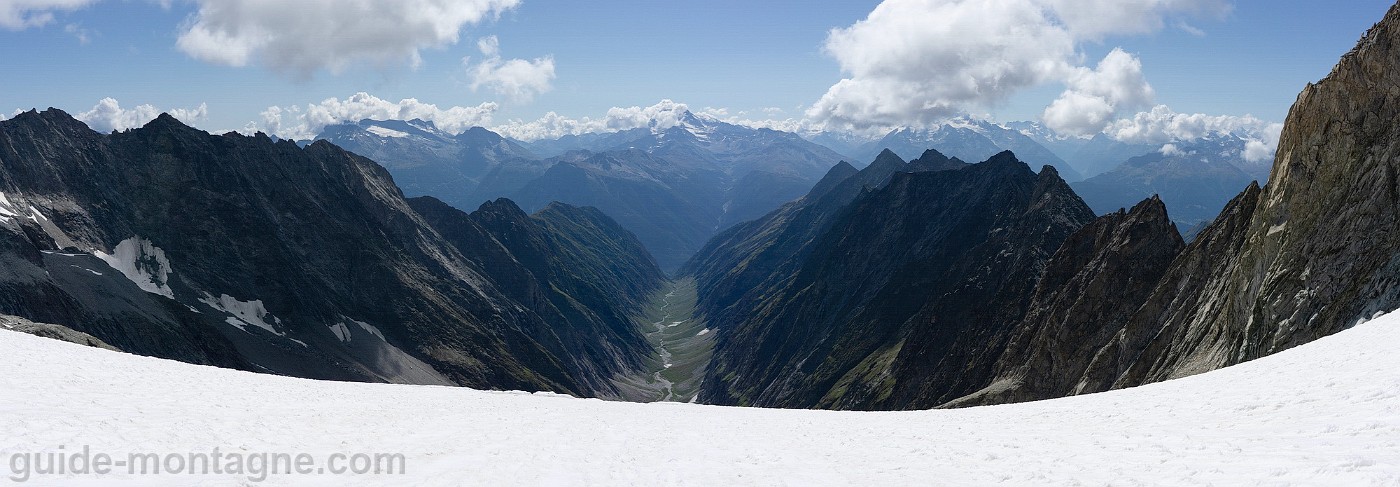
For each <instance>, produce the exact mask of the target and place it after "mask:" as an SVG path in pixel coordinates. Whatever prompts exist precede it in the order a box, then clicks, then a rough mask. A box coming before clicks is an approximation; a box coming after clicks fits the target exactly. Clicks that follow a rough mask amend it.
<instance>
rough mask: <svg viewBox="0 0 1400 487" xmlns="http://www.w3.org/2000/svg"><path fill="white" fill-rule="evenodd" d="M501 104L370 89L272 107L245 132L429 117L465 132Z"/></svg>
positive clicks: (315, 130) (283, 133) (312, 132)
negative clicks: (445, 101) (386, 95)
mask: <svg viewBox="0 0 1400 487" xmlns="http://www.w3.org/2000/svg"><path fill="white" fill-rule="evenodd" d="M498 108H499V105H497V104H495V103H490V102H488V103H482V104H480V105H477V106H472V107H463V106H452V107H447V108H440V107H438V106H437V105H434V104H431V103H423V102H421V101H418V99H416V98H405V99H402V100H399V101H397V102H391V101H388V100H385V99H383V98H379V97H376V96H374V95H371V94H369V93H365V92H359V93H355V94H354V95H352V96H350V97H349V98H346V99H344V100H341V99H338V98H327V99H325V100H323V101H321V102H320V103H314V104H308V105H306V106H305V107H304V108H303V107H300V106H291V107H280V106H272V107H268V108H267V109H266V110H263V112H262V114H261V115H262V121H261V123H257V122H253V123H250V124H249V125H248V126H247V127H244V130H243V131H244V132H252V131H263V132H266V133H270V134H273V135H276V136H278V137H282V138H286V139H309V138H312V137H315V136H316V134H319V133H320V132H321V129H324V128H326V126H327V125H334V124H338V123H346V122H358V121H360V120H364V119H373V120H413V119H419V120H426V121H429V122H433V124H434V125H437V127H438V128H439V129H442V130H443V131H445V132H449V133H454V134H455V133H461V132H464V131H466V130H467V129H469V128H471V127H477V126H485V125H489V124H490V123H491V116H492V115H493V114H495V112H496V110H497V109H498Z"/></svg>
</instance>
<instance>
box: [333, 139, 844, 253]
mask: <svg viewBox="0 0 1400 487" xmlns="http://www.w3.org/2000/svg"><path fill="white" fill-rule="evenodd" d="M318 139H324V140H328V141H330V142H333V143H335V144H337V145H341V146H343V147H346V148H347V149H349V150H351V151H354V152H356V153H359V154H363V155H366V156H368V157H371V158H372V159H374V160H376V161H379V162H381V163H382V164H384V166H385V167H386V168H388V169H389V171H390V173H391V174H393V176H394V178H395V180H396V181H400V182H401V185H402V187H403V188H404V191H405V193H406V194H409V195H410V196H418V195H429V196H434V197H437V198H438V199H441V200H443V201H445V202H447V203H449V204H451V205H453V206H456V207H458V208H473V207H475V205H479V204H480V203H481V202H482V201H485V200H488V199H493V198H496V197H508V198H510V199H512V200H513V201H516V202H518V203H519V204H520V205H521V206H522V207H523V208H525V209H526V210H529V211H533V210H538V209H540V208H543V207H545V206H546V205H548V204H549V203H551V202H554V201H559V202H564V203H569V204H574V205H585V206H593V207H596V208H599V209H601V210H602V211H603V212H604V213H605V214H607V215H609V216H610V217H612V218H613V219H615V220H617V221H618V222H619V223H621V224H622V226H623V227H624V228H626V229H628V230H629V231H631V232H632V233H634V234H636V235H637V237H638V238H639V239H641V241H642V243H643V245H645V246H646V247H647V249H648V250H649V251H650V252H651V254H652V255H653V256H654V257H655V258H656V260H657V262H658V263H659V264H660V265H661V267H662V268H663V269H666V270H674V269H675V268H676V267H678V266H679V265H680V264H681V263H682V262H684V261H685V259H687V258H689V257H690V256H691V255H692V254H694V253H695V251H696V250H698V249H699V248H700V246H701V245H703V244H704V242H705V241H706V240H708V239H709V238H710V237H711V236H712V235H714V234H715V232H717V231H719V230H722V229H725V228H728V227H729V226H731V225H734V224H735V223H738V222H741V221H745V220H750V219H753V218H757V217H759V216H762V215H763V214H764V213H767V212H768V211H771V210H772V209H774V208H777V207H778V206H779V205H781V204H783V203H785V202H787V201H789V200H791V199H793V198H796V197H798V196H801V195H802V194H803V193H805V192H806V191H807V190H808V189H809V188H810V187H811V186H812V184H814V183H816V181H817V180H818V179H819V178H820V177H821V176H822V175H823V174H824V173H825V172H826V170H827V168H829V167H831V166H832V165H833V164H836V163H837V162H839V161H841V160H842V156H840V155H838V154H836V153H835V152H833V151H831V150H830V149H827V148H825V147H822V146H820V145H817V144H814V143H811V142H808V141H806V140H805V139H802V138H801V137H799V136H797V135H796V134H792V133H789V132H781V131H775V130H769V129H753V128H748V127H743V126H739V125H734V124H729V123H724V122H720V121H718V120H714V119H710V118H706V117H701V116H698V115H695V114H693V113H691V112H689V111H685V112H682V113H680V114H679V115H678V117H677V120H676V121H675V123H674V124H670V125H659V124H655V123H654V124H653V125H652V126H650V127H643V128H636V129H630V130H623V131H618V132H609V133H600V134H585V135H570V136H564V137H561V138H558V139H551V140H538V141H534V142H530V143H525V142H516V141H512V140H509V139H505V138H502V137H500V136H499V135H497V134H495V133H493V132H490V131H487V130H486V129H482V128H473V129H470V130H468V131H467V132H464V133H462V134H460V135H457V136H448V135H446V134H443V133H442V132H440V131H438V130H437V129H436V128H434V127H432V126H431V124H428V123H426V122H392V121H388V122H381V121H361V122H359V123H356V124H342V125H334V126H330V127H327V128H326V129H324V131H323V132H322V133H321V135H320V136H319V137H318ZM536 153H539V154H546V155H548V157H547V158H539V157H537V156H535V155H534V154H536Z"/></svg>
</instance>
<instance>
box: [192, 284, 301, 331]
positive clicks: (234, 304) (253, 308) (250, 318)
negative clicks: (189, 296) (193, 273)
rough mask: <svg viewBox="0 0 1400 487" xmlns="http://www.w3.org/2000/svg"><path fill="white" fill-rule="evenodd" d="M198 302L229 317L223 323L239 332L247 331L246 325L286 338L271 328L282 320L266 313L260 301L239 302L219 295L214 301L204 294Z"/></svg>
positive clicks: (211, 297) (227, 296) (224, 295)
mask: <svg viewBox="0 0 1400 487" xmlns="http://www.w3.org/2000/svg"><path fill="white" fill-rule="evenodd" d="M199 302H201V303H204V304H207V305H209V307H211V308H214V309H217V310H219V311H223V312H225V313H228V314H229V315H231V316H229V317H228V319H226V320H224V321H226V322H228V324H230V325H233V326H236V327H238V329H240V330H243V331H248V325H253V326H256V327H258V328H262V329H264V330H267V331H268V332H270V333H272V334H274V335H277V336H286V333H283V332H280V331H277V328H276V327H274V326H272V325H273V323H276V324H279V325H280V324H282V320H280V319H277V317H276V316H272V314H271V313H268V312H267V307H265V306H263V302H262V300H261V299H255V300H252V301H241V300H239V299H238V298H235V297H233V296H229V295H227V294H220V295H219V297H218V298H217V299H216V298H214V297H213V296H211V295H209V294H205V295H204V297H202V298H200V299H199ZM268 320H271V321H272V323H268Z"/></svg>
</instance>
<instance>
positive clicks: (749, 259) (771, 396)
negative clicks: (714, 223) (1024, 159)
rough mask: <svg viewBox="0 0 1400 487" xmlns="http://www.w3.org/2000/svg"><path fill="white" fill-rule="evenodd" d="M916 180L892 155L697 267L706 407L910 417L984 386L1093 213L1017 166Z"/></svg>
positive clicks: (933, 159)
mask: <svg viewBox="0 0 1400 487" xmlns="http://www.w3.org/2000/svg"><path fill="white" fill-rule="evenodd" d="M923 159H928V160H927V161H926V162H921V163H919V164H917V165H920V166H925V167H938V166H945V167H947V166H948V165H949V163H950V162H952V160H948V159H946V158H943V157H942V156H941V155H937V154H936V153H932V154H926V155H925V157H924V158H921V160H923ZM910 166H912V165H910V164H904V163H903V162H902V161H899V160H898V157H897V156H894V155H893V154H892V153H888V152H887V153H885V154H882V155H881V157H880V158H878V159H877V160H876V161H875V162H874V163H872V164H871V165H870V166H869V167H867V168H866V169H865V170H863V171H861V172H860V173H857V174H856V175H853V176H850V177H849V178H847V180H846V181H844V182H842V183H841V184H839V185H837V186H836V188H834V189H833V190H831V191H828V192H827V193H826V194H824V195H821V197H819V198H816V200H815V201H798V202H795V203H794V204H791V205H790V206H789V207H785V208H784V209H780V210H779V211H778V212H775V213H773V214H770V215H769V216H768V217H766V218H765V220H760V222H756V223H762V224H763V228H750V229H746V230H745V231H747V232H748V233H750V234H754V235H766V236H768V237H769V238H768V239H767V240H768V241H769V242H770V243H769V245H768V246H762V245H749V244H747V243H746V242H747V241H746V240H745V239H744V238H741V236H740V235H739V234H738V233H735V234H734V235H731V236H730V237H731V239H730V240H729V242H737V243H738V245H735V246H734V247H733V248H737V249H741V250H740V251H739V252H733V253H731V252H729V251H728V250H720V251H715V252H710V253H707V252H702V253H701V254H700V255H699V256H697V259H696V260H695V261H692V266H690V267H688V268H690V269H694V270H695V272H696V274H695V275H696V276H697V278H698V279H700V281H699V282H701V287H700V289H701V290H702V293H701V302H702V309H703V310H704V311H705V312H706V313H707V316H709V317H711V319H714V318H716V317H718V318H719V321H718V322H717V323H716V322H715V321H712V323H714V324H717V325H719V326H720V327H721V328H720V329H721V330H722V331H721V332H720V335H719V342H718V344H717V348H716V353H715V358H714V361H713V362H712V365H711V369H710V371H709V373H708V376H707V378H706V380H705V386H704V390H703V391H702V395H701V400H702V401H707V402H715V403H721V404H747V405H762V406H782V407H813V406H818V407H835V408H858V409H881V408H902V407H919V406H922V405H926V404H935V405H936V404H938V403H939V402H941V401H940V399H941V398H944V397H947V396H952V397H957V396H959V395H962V394H966V393H967V392H970V391H971V390H975V389H976V388H977V387H980V384H977V385H974V384H976V383H977V380H978V377H979V374H980V375H988V374H990V370H991V363H992V361H994V360H995V358H996V355H995V354H994V353H993V351H998V350H999V347H1000V345H1001V343H1003V342H1004V339H1002V340H1001V341H1000V342H998V341H992V342H988V341H986V339H987V338H988V337H990V336H994V335H998V334H999V330H1003V329H1008V328H1009V327H1010V326H1012V325H1014V324H1015V322H1016V320H1017V319H1019V318H1020V316H1021V314H1022V308H1023V307H1024V306H1025V298H1026V297H1028V296H1029V295H1030V293H1031V291H1032V290H1033V289H1034V285H1035V281H1036V279H1037V277H1038V276H1039V274H1040V271H1041V269H1042V267H1043V266H1044V264H1045V261H1047V260H1048V259H1049V258H1050V255H1051V254H1052V253H1053V252H1054V251H1055V249H1056V248H1058V247H1059V245H1060V242H1061V241H1063V240H1064V239H1065V238H1066V237H1068V236H1069V234H1070V233H1072V232H1073V231H1074V230H1077V229H1078V228H1079V227H1081V226H1083V225H1084V224H1086V223H1088V222H1089V221H1090V220H1092V219H1093V214H1092V212H1091V211H1090V210H1089V209H1088V207H1087V206H1085V205H1084V203H1083V202H1082V201H1080V200H1079V199H1078V197H1076V196H1074V194H1073V192H1072V191H1070V189H1069V187H1068V185H1066V184H1065V182H1064V181H1063V180H1061V179H1060V178H1059V177H1058V174H1057V173H1056V171H1055V170H1054V169H1053V168H1047V169H1044V170H1042V173H1041V174H1040V175H1039V176H1037V175H1036V174H1035V173H1034V172H1032V171H1031V170H1030V168H1029V167H1027V166H1026V165H1025V164H1024V163H1021V162H1020V161H1017V160H1016V159H1015V157H1014V156H1013V155H1011V154H1010V153H1003V154H1000V155H998V156H996V157H994V158H992V159H990V160H988V161H987V162H983V163H981V164H976V165H971V166H967V165H965V164H960V163H959V165H957V166H951V167H961V168H960V169H957V170H943V171H931V172H918V173H908V172H903V171H907V170H909V167H910ZM962 166H966V167H962ZM882 181H888V182H887V183H882ZM872 185H873V187H875V188H878V189H871V188H872ZM843 203H845V204H843ZM774 235H776V238H772V237H773V236H774ZM721 238H724V237H723V236H722V237H721ZM717 240H719V239H717ZM736 261H737V262H738V263H740V264H741V265H734V266H729V265H728V264H729V263H732V262H736ZM775 263H776V264H775ZM726 267H727V268H728V270H727V271H726V272H716V271H718V270H720V269H725V268H726ZM788 267H792V269H791V270H790V272H789V269H787V268H788ZM757 269H777V270H776V272H769V273H764V272H758V273H757V274H760V275H763V274H766V275H768V276H770V277H769V278H767V279H761V278H755V276H752V275H750V274H752V273H754V272H755V271H756V270H757ZM774 275H778V276H788V277H785V278H773V277H771V276H774ZM753 282H757V283H758V285H757V286H752V285H749V284H747V283H753ZM750 289H752V290H750ZM745 290H749V291H747V292H745ZM746 309H748V310H757V311H754V312H751V313H744V312H742V310H746ZM968 355H985V357H984V358H982V359H979V360H976V361H974V360H968V359H967V356H968ZM973 362H975V364H974V363H973ZM949 365H952V366H954V368H955V369H956V370H954V369H950V368H949V367H948V366H949ZM912 376H921V377H920V378H918V379H914V378H913V377H912ZM901 379H903V380H901ZM968 388H971V389H968ZM944 400H946V399H944Z"/></svg>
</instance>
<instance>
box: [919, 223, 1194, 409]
mask: <svg viewBox="0 0 1400 487" xmlns="http://www.w3.org/2000/svg"><path fill="white" fill-rule="evenodd" d="M1184 246H1185V244H1184V243H1183V242H1182V240H1181V237H1180V236H1179V234H1178V233H1177V229H1176V226H1175V225H1173V224H1172V222H1171V220H1170V219H1168V218H1167V209H1166V205H1164V204H1163V203H1162V200H1160V199H1158V198H1155V197H1154V198H1151V199H1148V200H1146V201H1143V202H1142V203H1139V204H1138V205H1137V206H1134V207H1133V209H1132V210H1131V211H1118V212H1116V213H1111V214H1109V215H1106V216H1102V217H1099V218H1098V219H1097V220H1094V221H1093V222H1092V223H1090V224H1089V225H1088V226H1085V227H1084V228H1082V229H1080V230H1079V231H1077V232H1075V233H1074V234H1073V235H1071V236H1070V237H1069V238H1068V239H1066V240H1065V242H1064V244H1063V245H1061V246H1060V249H1059V250H1058V251H1056V252H1055V255H1054V257H1052V258H1051V259H1050V261H1049V262H1048V263H1047V264H1046V266H1045V272H1044V273H1043V274H1042V276H1041V278H1040V282H1039V283H1037V284H1036V288H1035V293H1034V298H1033V299H1032V300H1031V303H1030V306H1029V307H1028V308H1027V312H1026V315H1025V317H1024V318H1023V319H1022V320H1021V322H1020V324H1018V325H1017V326H1016V328H1015V329H1014V330H1013V331H1012V332H1011V337H1010V339H1009V341H1008V342H1007V345H1006V349H1005V350H1004V351H1003V352H1002V354H1001V358H1000V359H998V361H997V365H996V369H997V375H996V377H995V378H994V379H993V381H992V383H991V385H989V386H987V387H986V388H984V389H982V390H981V391H978V392H977V393H974V394H972V395H969V396H967V397H964V398H961V399H959V400H957V401H955V402H953V403H951V404H946V405H947V406H970V405H976V404H994V403H1003V402H1020V401H1031V400H1036V399H1044V398H1051V397H1061V396H1068V395H1071V394H1075V393H1077V392H1079V388H1078V387H1079V385H1080V383H1081V382H1080V379H1081V377H1083V376H1084V374H1085V372H1086V371H1088V370H1089V369H1090V361H1091V360H1092V359H1093V358H1094V354H1095V353H1097V352H1098V350H1099V348H1100V347H1101V346H1102V345H1103V344H1105V343H1107V342H1109V341H1110V340H1112V339H1113V338H1114V336H1115V335H1116V334H1117V332H1118V329H1117V328H1115V327H1113V326H1111V324H1114V323H1123V322H1125V321H1126V320H1127V319H1128V318H1129V317H1130V316H1131V315H1132V314H1133V313H1134V312H1136V311H1137V310H1138V309H1139V308H1140V307H1141V306H1142V304H1143V303H1144V302H1145V301H1146V300H1147V298H1148V296H1149V295H1150V294H1151V293H1152V290H1153V289H1154V284H1155V283H1156V282H1158V280H1159V279H1161V277H1162V275H1163V274H1164V273H1165V272H1166V271H1167V267H1168V266H1170V265H1171V263H1172V261H1173V260H1174V259H1175V258H1176V256H1177V255H1178V254H1180V253H1181V250H1182V248H1183V247H1184ZM1105 324H1108V325H1109V326H1105Z"/></svg>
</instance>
